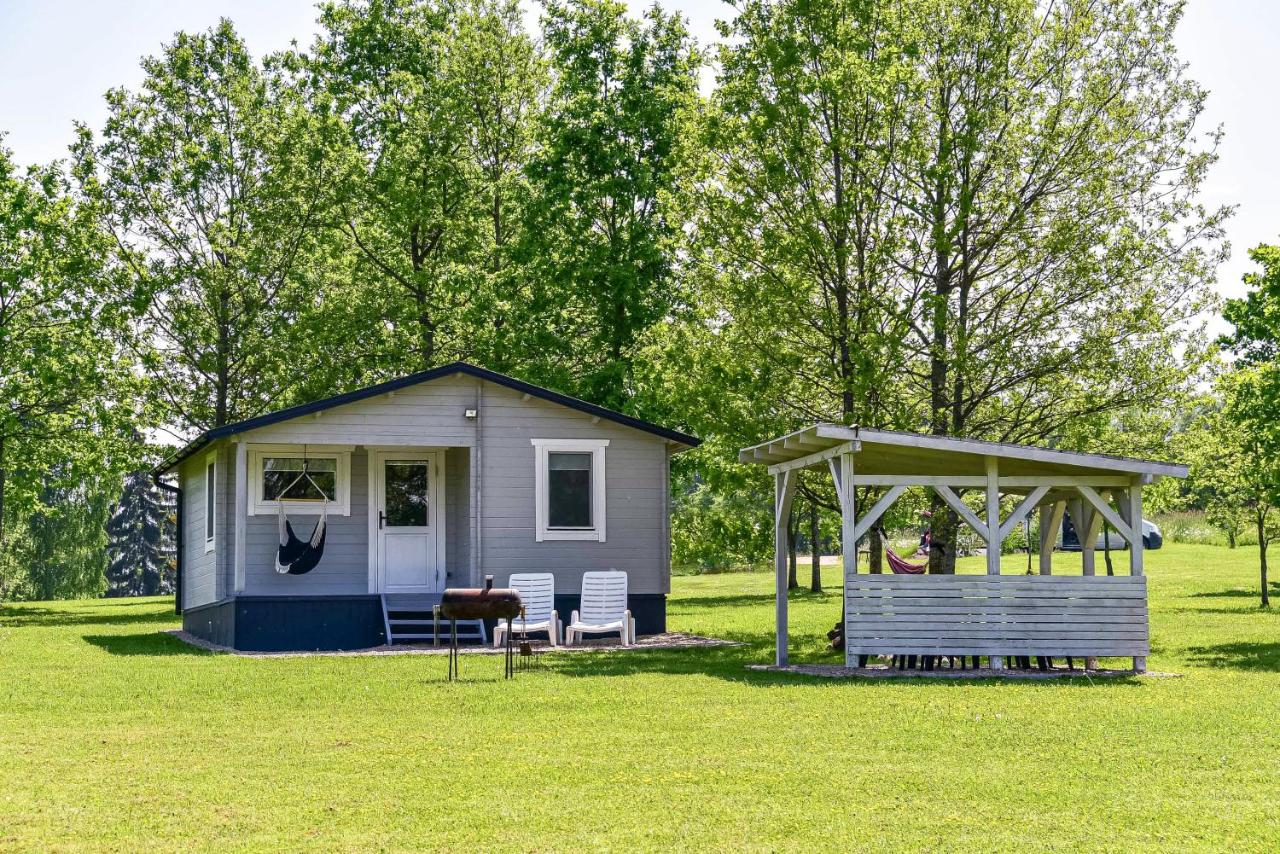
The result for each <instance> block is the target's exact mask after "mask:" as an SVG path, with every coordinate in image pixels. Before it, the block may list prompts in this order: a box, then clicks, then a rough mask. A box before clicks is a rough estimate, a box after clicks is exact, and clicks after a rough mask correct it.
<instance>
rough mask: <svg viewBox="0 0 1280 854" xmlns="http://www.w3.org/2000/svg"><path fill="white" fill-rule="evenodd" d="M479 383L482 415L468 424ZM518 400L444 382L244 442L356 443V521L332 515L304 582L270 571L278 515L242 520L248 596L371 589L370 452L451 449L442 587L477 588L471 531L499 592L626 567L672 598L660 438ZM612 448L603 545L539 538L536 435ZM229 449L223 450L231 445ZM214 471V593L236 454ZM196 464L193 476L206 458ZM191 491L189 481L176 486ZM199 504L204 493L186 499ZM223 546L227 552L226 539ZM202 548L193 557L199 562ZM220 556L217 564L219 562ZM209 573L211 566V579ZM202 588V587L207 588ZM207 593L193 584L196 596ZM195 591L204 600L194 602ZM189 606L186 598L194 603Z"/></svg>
mask: <svg viewBox="0 0 1280 854" xmlns="http://www.w3.org/2000/svg"><path fill="white" fill-rule="evenodd" d="M479 387H483V395H482V397H483V402H482V404H481V417H480V419H478V420H471V419H467V418H466V416H465V411H466V410H467V409H470V408H475V407H476V405H477V395H478V390H479ZM522 397H523V396H522V395H521V394H520V393H519V392H516V391H513V390H511V389H507V388H505V387H503V386H498V385H493V384H490V383H487V382H483V381H480V380H476V379H474V378H471V377H464V376H459V377H448V378H443V379H440V380H436V381H434V382H430V383H425V384H423V385H421V386H416V387H413V388H409V389H404V390H402V391H398V392H396V393H395V395H394V396H392V397H386V396H379V397H377V398H373V399H368V400H364V401H359V402H356V403H352V404H349V405H347V406H342V407H337V408H335V409H332V410H326V411H324V412H323V413H322V414H321V415H320V417H318V418H315V417H312V416H309V415H308V416H304V417H302V418H297V419H294V420H292V421H287V422H282V423H280V424H273V425H269V426H267V427H263V428H261V429H258V430H253V431H250V432H248V433H245V434H242V435H241V436H240V437H239V438H240V440H241V441H244V442H247V443H250V444H257V443H263V444H266V443H279V444H302V443H309V444H316V445H319V444H329V445H351V446H354V447H355V450H354V452H353V453H352V457H351V515H350V516H330V517H329V532H328V538H327V540H326V545H325V555H324V559H323V560H322V561H321V563H320V565H319V566H318V567H316V569H314V570H312V571H311V572H310V573H308V574H307V575H303V576H282V575H279V574H277V573H276V572H275V568H274V562H275V549H276V545H277V534H276V517H275V516H274V515H272V514H267V515H263V516H251V517H249V518H248V519H247V528H246V538H245V563H246V566H245V587H244V592H245V593H246V594H273V595H279V594H289V593H298V594H301V595H338V594H352V593H367V592H369V585H368V536H369V534H368V498H369V497H368V494H367V493H368V484H369V479H368V459H369V456H368V453H367V451H366V448H367V447H371V446H373V447H376V446H394V445H405V446H420V447H431V448H447V449H448V450H447V451H446V453H445V489H446V495H445V501H446V508H445V529H446V530H445V564H446V569H447V570H448V572H449V573H450V576H449V579H448V582H447V583H448V584H451V585H467V584H471V583H478V581H479V579H478V578H476V579H473V578H472V577H471V566H472V562H473V555H472V553H471V552H472V538H471V532H472V529H473V527H474V528H478V529H479V538H480V544H481V545H480V550H479V554H478V555H475V556H474V557H478V558H479V560H478V561H477V563H478V566H477V572H478V573H479V574H484V573H492V574H494V575H495V580H496V582H497V583H499V584H505V583H506V580H507V577H508V576H509V575H510V573H512V572H523V571H548V572H552V573H554V574H555V575H556V590H557V592H559V593H566V594H573V593H578V592H579V591H580V590H581V578H582V573H583V572H584V571H586V570H592V569H614V568H616V569H621V570H625V571H627V572H628V573H629V574H630V589H631V591H632V592H634V593H667V592H669V590H670V573H669V565H668V564H669V555H668V539H669V534H668V530H669V529H668V521H667V512H668V506H667V494H668V484H667V470H668V469H667V462H668V454H667V449H666V443H665V441H664V440H663V439H661V438H658V437H656V436H652V435H650V434H647V433H644V432H642V431H639V430H634V429H632V428H630V427H625V426H623V425H620V424H614V423H612V422H609V421H605V420H600V421H597V422H596V423H592V417H591V416H590V415H587V414H586V413H582V412H578V411H576V410H573V409H569V408H567V407H563V406H560V405H558V404H554V403H551V402H550V401H544V400H540V399H538V398H532V397H531V398H529V399H528V400H523V399H522ZM535 438H537V439H608V440H609V447H608V449H607V450H606V452H605V469H606V508H605V512H606V519H607V539H606V542H603V543H601V542H595V541H547V542H542V543H538V542H536V541H535V535H534V526H535V521H534V520H535V516H534V448H533V445H532V443H531V441H530V440H532V439H535ZM473 448H474V453H478V454H479V455H480V457H481V463H480V468H481V472H480V474H481V475H482V477H481V484H482V486H483V489H482V495H483V498H482V501H481V504H482V507H483V511H482V512H483V518H482V519H473V517H474V515H475V513H476V505H475V502H474V501H473V498H474V494H473V492H472V486H473V484H472V482H471V481H472V472H471V459H472V454H473ZM228 449H231V450H228ZM220 453H221V457H220V459H221V461H222V465H221V467H220V471H221V472H222V473H223V477H224V478H226V484H225V486H224V488H223V490H222V493H221V498H222V503H223V516H222V519H223V520H226V523H225V524H224V525H223V526H222V532H221V533H220V535H219V542H220V546H219V549H218V556H219V560H218V564H219V566H221V567H223V569H224V572H223V580H222V582H221V584H222V587H221V589H220V590H219V591H218V594H219V596H225V595H229V593H230V591H232V590H233V589H234V587H233V585H234V566H233V552H232V548H233V546H234V522H233V519H234V490H233V489H232V488H231V479H230V478H231V474H232V472H231V469H232V468H233V464H234V458H235V455H234V445H233V444H231V443H225V442H224V443H222V448H221V452H220ZM193 462H194V469H195V471H197V472H199V471H201V469H200V466H202V465H203V462H202V461H201V460H196V461H193ZM185 488H187V484H186V483H184V489H185ZM187 497H188V505H189V507H190V505H191V502H192V501H195V502H196V503H201V502H203V493H202V492H201V491H200V490H199V489H195V490H192V491H191V492H190V493H189V494H188V496H187ZM290 518H291V519H292V520H293V522H294V530H295V533H297V534H298V536H301V537H306V536H308V535H310V533H311V529H312V525H313V524H314V522H315V516H304V515H301V514H294V515H291V516H290ZM187 524H188V529H189V530H194V531H200V530H201V529H200V528H198V527H197V525H202V524H203V517H202V516H200V515H199V514H198V513H196V512H189V513H188V519H187ZM190 542H191V549H189V550H188V554H189V557H190V559H191V562H192V569H193V572H196V564H199V563H201V557H202V556H203V548H204V539H203V533H200V534H199V535H198V536H192V537H190ZM224 543H225V544H224ZM196 551H198V554H197V553H196ZM223 558H225V563H224V562H223ZM215 572H216V570H215ZM203 583H204V582H201V584H203ZM202 589H203V588H202V587H201V586H200V585H199V584H197V585H195V586H194V587H193V593H194V591H196V590H202ZM195 595H203V594H195ZM188 603H189V604H194V603H195V602H194V600H193V599H188Z"/></svg>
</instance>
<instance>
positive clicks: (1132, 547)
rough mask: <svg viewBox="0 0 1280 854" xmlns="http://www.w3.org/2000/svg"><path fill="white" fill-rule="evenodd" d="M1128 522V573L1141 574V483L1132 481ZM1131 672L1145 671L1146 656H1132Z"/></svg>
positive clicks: (1142, 546) (1142, 547)
mask: <svg viewBox="0 0 1280 854" xmlns="http://www.w3.org/2000/svg"><path fill="white" fill-rule="evenodd" d="M1127 497H1128V502H1127V509H1128V511H1129V512H1128V517H1129V519H1128V522H1129V527H1130V529H1131V530H1132V531H1133V534H1134V537H1133V542H1132V543H1130V544H1129V574H1130V575H1142V573H1143V567H1142V558H1143V549H1144V545H1143V542H1142V485H1141V484H1140V483H1134V484H1133V485H1132V486H1130V487H1129V493H1128V496H1127ZM1133 672H1134V673H1146V672H1147V658H1146V656H1139V655H1135V656H1134V657H1133Z"/></svg>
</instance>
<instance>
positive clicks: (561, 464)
mask: <svg viewBox="0 0 1280 854" xmlns="http://www.w3.org/2000/svg"><path fill="white" fill-rule="evenodd" d="M591 524H592V523H591V454H589V453H579V452H550V453H548V454H547V526H548V527H550V528H590V527H591Z"/></svg>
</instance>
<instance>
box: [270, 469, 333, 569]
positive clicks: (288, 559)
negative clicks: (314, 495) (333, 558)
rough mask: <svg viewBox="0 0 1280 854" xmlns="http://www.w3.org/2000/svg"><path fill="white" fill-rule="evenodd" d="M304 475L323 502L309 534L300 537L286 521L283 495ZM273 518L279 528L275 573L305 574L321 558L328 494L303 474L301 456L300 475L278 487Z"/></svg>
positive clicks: (322, 554)
mask: <svg viewBox="0 0 1280 854" xmlns="http://www.w3.org/2000/svg"><path fill="white" fill-rule="evenodd" d="M304 477H305V478H306V479H307V480H308V481H310V483H311V485H312V486H313V487H315V490H316V492H319V493H320V497H321V498H322V499H324V501H323V503H322V504H321V505H320V519H319V520H318V521H317V522H316V526H315V528H314V529H312V531H311V537H310V538H309V539H306V540H300V539H298V536H297V534H295V533H294V532H293V525H291V524H290V523H289V518H288V517H287V516H285V514H284V496H285V494H286V493H288V491H289V490H290V489H292V488H293V485H294V484H296V483H297V482H298V481H300V480H302V479H303V478H304ZM276 517H277V521H278V525H279V529H280V547H279V548H278V549H277V550H276V572H278V573H280V574H281V575H305V574H306V573H308V572H310V571H311V570H313V569H315V568H316V565H317V564H319V563H320V558H322V557H324V538H325V533H326V529H327V527H328V526H327V524H326V523H327V521H328V518H329V496H327V495H325V494H324V490H323V489H321V488H320V487H319V485H318V484H317V483H316V482H315V481H314V480H313V479H312V478H311V475H310V474H308V473H307V463H306V460H305V459H304V460H303V463H302V474H300V475H298V476H297V477H295V478H294V479H293V482H292V483H290V484H289V485H288V486H286V487H285V488H284V489H282V490H280V499H279V500H278V501H277V502H276Z"/></svg>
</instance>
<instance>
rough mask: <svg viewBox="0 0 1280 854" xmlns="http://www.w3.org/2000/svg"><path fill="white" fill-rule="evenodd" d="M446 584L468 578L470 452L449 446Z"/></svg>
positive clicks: (464, 583)
mask: <svg viewBox="0 0 1280 854" xmlns="http://www.w3.org/2000/svg"><path fill="white" fill-rule="evenodd" d="M444 470H445V478H444V488H445V499H444V501H445V523H444V531H445V547H444V563H445V570H446V572H447V573H448V577H447V578H446V579H445V583H446V586H449V587H467V586H469V585H470V584H471V583H472V581H471V451H470V449H469V448H450V449H449V450H447V451H445V455H444Z"/></svg>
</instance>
